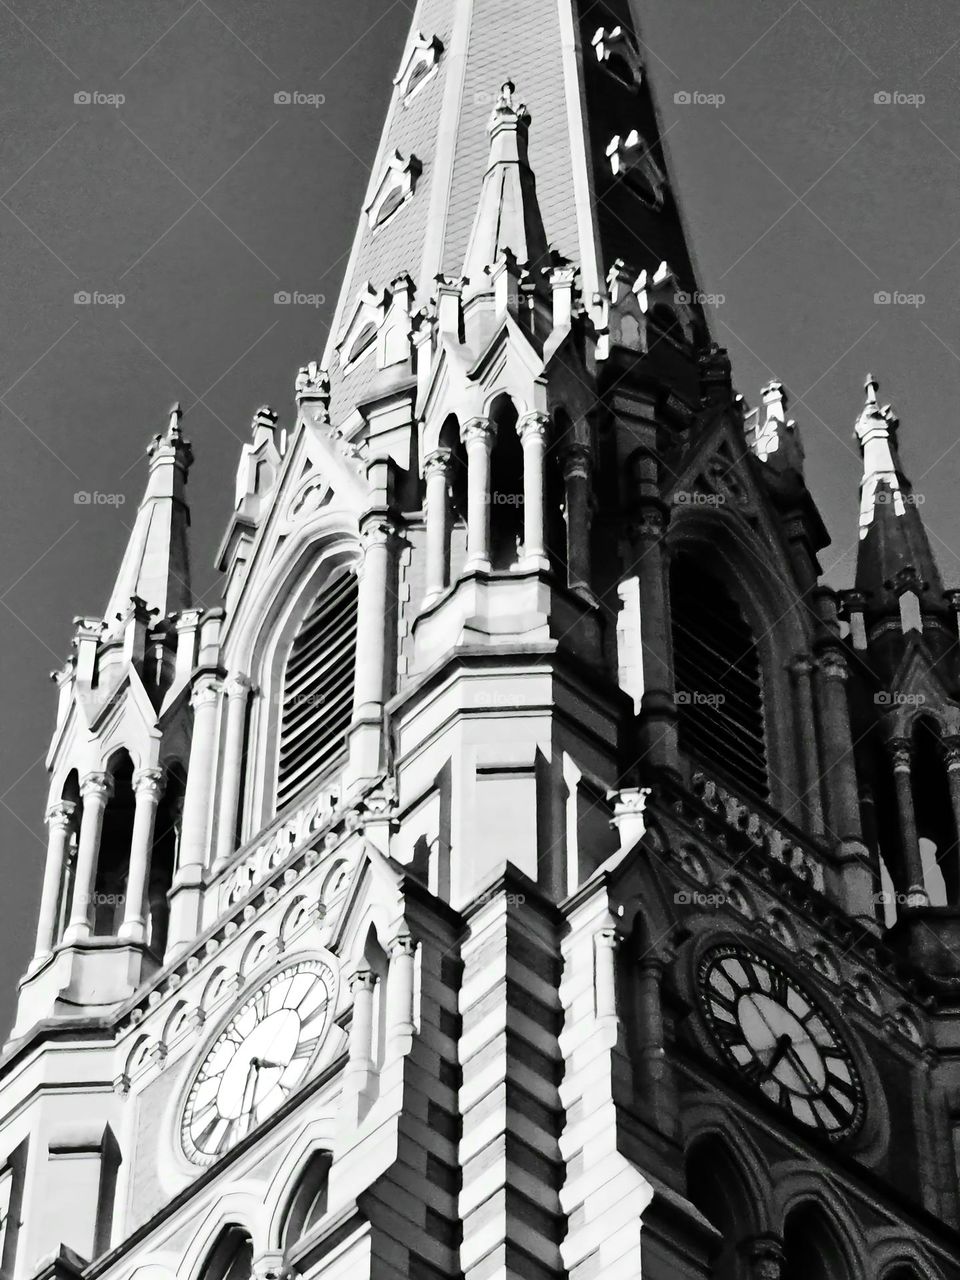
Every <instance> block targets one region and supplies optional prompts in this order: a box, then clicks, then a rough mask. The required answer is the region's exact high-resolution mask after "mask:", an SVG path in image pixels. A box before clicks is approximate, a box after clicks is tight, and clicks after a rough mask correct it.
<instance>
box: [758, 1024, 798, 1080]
mask: <svg viewBox="0 0 960 1280" xmlns="http://www.w3.org/2000/svg"><path fill="white" fill-rule="evenodd" d="M792 1044H793V1040H792V1038H791V1037H790V1035H789V1034H788V1033H787V1032H786V1031H785V1032H784V1033H783V1035H782V1036H779V1037H778V1039H777V1043H776V1045H775V1046H774V1050H773V1053H772V1054H771V1055H770V1061H769V1062H768V1063H767V1065H766V1068H765V1070H764V1073H763V1074H764V1075H765V1076H772V1075H773V1073H774V1071H776V1069H777V1067H778V1066H779V1065H780V1063H781V1062H782V1061H783V1059H784V1057H785V1056H786V1055H787V1054H788V1053H789V1052H790V1048H791V1046H792Z"/></svg>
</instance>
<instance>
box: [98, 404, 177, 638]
mask: <svg viewBox="0 0 960 1280" xmlns="http://www.w3.org/2000/svg"><path fill="white" fill-rule="evenodd" d="M182 417H183V411H182V410H181V408H180V405H179V404H175V405H174V406H173V408H172V409H171V410H170V418H169V422H168V425H167V429H166V431H165V432H164V433H163V434H161V435H157V436H155V437H154V438H153V440H152V441H151V443H150V445H149V447H148V449H147V457H148V458H149V468H148V473H147V489H146V493H145V494H144V496H143V501H142V502H141V503H140V507H139V509H138V511H137V515H136V519H135V520H134V524H133V528H132V530H131V531H130V538H129V541H128V542H127V549H126V551H125V552H124V556H123V561H122V563H121V565H120V571H119V573H118V574H117V577H116V581H115V583H114V587H113V591H112V593H111V595H110V603H109V604H108V605H107V611H106V615H105V620H106V624H107V634H109V633H110V632H111V631H114V630H116V629H117V628H118V626H119V624H118V621H117V620H118V617H123V616H124V615H125V614H126V613H127V611H128V610H129V607H130V600H131V598H132V597H134V596H136V597H137V598H138V599H139V600H141V601H143V604H144V605H145V606H146V608H147V609H152V610H156V611H157V613H158V614H159V616H160V617H161V618H163V617H166V615H167V614H168V613H171V612H175V611H179V610H181V609H187V608H189V607H190V606H191V604H192V603H193V597H192V593H191V589H190V558H189V554H188V542H187V530H188V528H189V526H190V511H189V508H188V507H187V503H186V499H185V497H184V487H185V485H186V482H187V472H188V471H189V469H190V465H191V463H192V462H193V450H192V449H191V447H190V443H189V441H187V440H185V439H184V436H183V431H182V428H181V425H180V424H181V419H182Z"/></svg>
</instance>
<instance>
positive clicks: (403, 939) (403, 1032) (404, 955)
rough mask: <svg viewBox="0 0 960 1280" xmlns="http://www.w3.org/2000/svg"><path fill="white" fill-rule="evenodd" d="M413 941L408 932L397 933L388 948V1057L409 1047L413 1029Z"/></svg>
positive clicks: (414, 958) (397, 1055)
mask: <svg viewBox="0 0 960 1280" xmlns="http://www.w3.org/2000/svg"><path fill="white" fill-rule="evenodd" d="M416 952H417V948H416V944H415V942H414V940H413V938H412V937H411V936H410V934H409V933H399V934H397V936H396V937H395V938H394V939H393V940H392V941H391V943H390V946H389V948H388V954H389V956H390V971H389V973H388V974H387V1045H386V1054H385V1057H386V1059H387V1060H388V1061H392V1060H393V1059H394V1058H399V1057H401V1056H402V1055H403V1054H404V1053H405V1052H406V1051H407V1049H408V1048H409V1047H410V1043H411V1039H412V1037H413V1033H414V1030H415V1028H414V1023H413V986H414V970H415V966H416Z"/></svg>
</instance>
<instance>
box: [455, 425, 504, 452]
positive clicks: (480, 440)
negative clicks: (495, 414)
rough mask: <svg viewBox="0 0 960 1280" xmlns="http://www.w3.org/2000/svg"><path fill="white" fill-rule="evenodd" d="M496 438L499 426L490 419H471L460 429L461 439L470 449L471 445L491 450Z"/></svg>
mask: <svg viewBox="0 0 960 1280" xmlns="http://www.w3.org/2000/svg"><path fill="white" fill-rule="evenodd" d="M496 438H497V426H496V423H495V422H493V421H492V420H491V419H490V418H470V419H469V421H467V422H465V423H464V424H463V426H462V427H461V428H460V439H461V440H462V441H463V443H464V444H465V445H466V446H467V448H468V449H469V448H470V446H471V445H474V444H482V445H484V446H485V448H486V449H488V450H490V449H492V448H493V442H494V440H495V439H496Z"/></svg>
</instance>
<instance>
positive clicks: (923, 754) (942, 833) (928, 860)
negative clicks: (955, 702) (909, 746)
mask: <svg viewBox="0 0 960 1280" xmlns="http://www.w3.org/2000/svg"><path fill="white" fill-rule="evenodd" d="M911 778H912V782H913V808H914V812H915V813H916V816H917V839H918V841H919V845H920V865H921V868H922V870H923V887H924V889H925V890H926V894H927V897H928V899H929V901H930V905H931V906H933V907H945V906H947V905H953V906H960V866H958V863H957V856H958V844H957V830H956V826H955V824H954V815H953V806H952V805H951V802H950V785H949V783H948V781H947V769H946V764H945V762H944V746H943V743H942V741H941V738H940V731H939V728H938V726H937V724H936V722H935V721H934V720H932V719H930V718H928V717H926V716H921V717H919V718H918V719H917V721H916V723H915V725H914V730H913V767H912V771H911Z"/></svg>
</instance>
